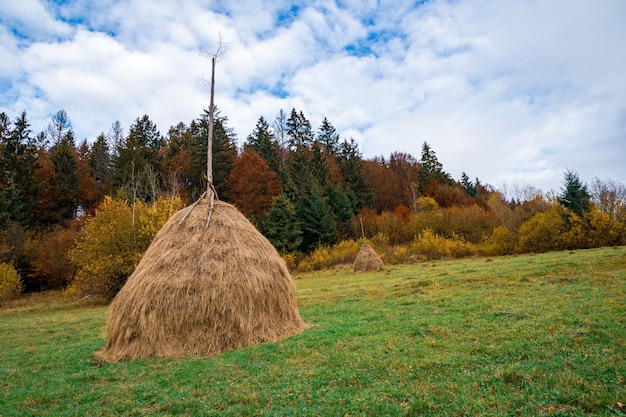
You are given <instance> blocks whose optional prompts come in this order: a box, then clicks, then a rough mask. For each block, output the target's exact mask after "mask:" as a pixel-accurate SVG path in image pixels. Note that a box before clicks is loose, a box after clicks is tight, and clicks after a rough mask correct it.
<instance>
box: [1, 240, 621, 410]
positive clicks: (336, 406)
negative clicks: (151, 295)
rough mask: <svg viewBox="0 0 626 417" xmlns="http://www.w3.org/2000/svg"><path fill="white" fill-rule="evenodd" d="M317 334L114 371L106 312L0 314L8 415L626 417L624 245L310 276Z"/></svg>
mask: <svg viewBox="0 0 626 417" xmlns="http://www.w3.org/2000/svg"><path fill="white" fill-rule="evenodd" d="M295 283H296V287H297V295H298V303H299V307H300V312H301V314H302V317H303V318H304V320H305V321H306V322H307V323H309V324H310V325H311V327H310V328H309V329H307V330H305V331H304V332H302V333H301V334H298V335H296V336H293V337H291V338H289V339H286V340H284V341H282V342H280V343H273V344H265V345H261V346H256V347H249V348H245V349H241V350H238V351H231V352H228V353H226V354H224V355H221V356H219V357H215V358H201V359H197V358H190V359H184V360H171V359H154V360H145V361H135V362H131V363H115V364H107V365H104V366H102V365H101V364H98V362H97V361H94V359H93V353H94V352H95V351H96V350H99V349H101V348H102V347H103V346H104V344H105V335H104V328H105V323H106V319H107V314H108V308H107V307H106V306H94V305H89V304H85V303H77V302H73V303H69V302H62V301H60V300H59V299H58V295H57V296H55V295H54V294H52V295H47V296H42V295H38V296H32V297H28V298H26V299H25V300H22V301H20V302H18V303H13V305H9V306H8V307H5V308H4V309H2V310H0V335H1V338H0V416H31V415H32V416H35V415H54V416H79V415H80V416H85V415H89V416H100V415H102V416H118V415H119V416H144V415H146V416H154V415H185V416H196V415H226V416H246V415H250V416H252V415H258V416H262V415H275V416H306V415H309V416H417V415H440V416H481V415H482V416H541V415H551V416H570V415H571V416H626V248H625V247H620V248H603V249H593V250H585V251H575V252H556V253H547V254H541V255H524V256H512V257H501V258H491V259H485V258H477V259H465V260H455V261H441V262H427V263H421V264H415V265H398V266H387V267H386V268H385V270H384V271H381V272H379V273H371V274H360V275H355V274H354V273H352V271H351V270H350V269H348V268H345V269H335V270H332V271H324V272H319V273H315V274H304V275H296V276H295Z"/></svg>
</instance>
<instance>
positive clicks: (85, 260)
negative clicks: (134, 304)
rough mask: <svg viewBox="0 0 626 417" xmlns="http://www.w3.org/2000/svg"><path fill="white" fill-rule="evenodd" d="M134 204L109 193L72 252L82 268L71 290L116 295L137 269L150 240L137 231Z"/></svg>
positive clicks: (87, 223)
mask: <svg viewBox="0 0 626 417" xmlns="http://www.w3.org/2000/svg"><path fill="white" fill-rule="evenodd" d="M134 227H135V229H136V226H133V213H132V210H131V207H129V206H128V204H127V203H126V202H124V201H115V200H113V199H112V198H110V197H106V198H105V199H104V200H103V202H102V203H101V204H100V206H99V207H98V209H97V210H96V213H95V215H94V216H93V217H91V218H90V219H89V220H87V222H86V223H85V226H84V227H83V229H82V231H81V234H80V236H79V238H78V243H77V244H76V246H75V247H74V249H72V250H71V251H70V253H69V256H70V259H71V260H72V261H73V262H74V263H75V264H76V267H77V268H78V272H77V274H76V278H75V280H74V283H73V284H72V286H73V287H74V288H73V289H72V290H71V291H72V292H77V293H79V294H81V295H82V294H90V295H102V296H105V297H107V298H113V297H114V296H115V294H116V293H117V291H118V290H119V289H120V288H121V287H122V285H124V282H126V278H128V276H130V274H131V273H132V272H133V270H134V269H135V266H136V265H137V263H138V262H139V258H140V257H141V253H143V252H142V251H141V249H143V250H145V248H146V247H147V244H146V242H144V241H142V240H141V239H140V236H139V234H138V233H136V232H135V231H134Z"/></svg>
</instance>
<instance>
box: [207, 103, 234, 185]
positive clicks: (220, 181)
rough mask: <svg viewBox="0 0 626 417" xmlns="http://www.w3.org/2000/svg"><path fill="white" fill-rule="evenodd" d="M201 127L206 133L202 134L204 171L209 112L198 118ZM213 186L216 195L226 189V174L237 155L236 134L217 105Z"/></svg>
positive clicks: (231, 167) (214, 126)
mask: <svg viewBox="0 0 626 417" xmlns="http://www.w3.org/2000/svg"><path fill="white" fill-rule="evenodd" d="M200 123H201V124H202V127H203V129H204V128H206V132H207V135H206V136H204V142H205V143H204V146H203V148H204V170H205V172H206V149H207V144H206V141H207V137H208V126H209V125H208V123H209V113H208V111H206V110H205V113H204V114H203V116H202V117H201V119H200ZM212 150H213V154H212V158H213V159H212V162H213V186H214V187H215V190H216V191H217V194H218V195H220V196H221V195H222V194H224V193H225V191H226V182H227V180H228V176H229V175H230V173H231V171H232V170H233V168H234V166H235V158H236V157H237V135H236V134H235V132H234V130H233V129H232V128H231V127H229V126H228V117H226V116H222V115H221V114H220V111H219V109H218V108H217V107H215V109H214V112H213V147H212Z"/></svg>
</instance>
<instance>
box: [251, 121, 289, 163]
mask: <svg viewBox="0 0 626 417" xmlns="http://www.w3.org/2000/svg"><path fill="white" fill-rule="evenodd" d="M245 147H246V148H250V149H252V150H253V151H255V152H256V153H257V154H258V155H259V156H260V157H261V158H263V159H264V160H265V162H267V164H268V165H269V167H270V169H271V170H272V171H274V172H275V173H276V174H278V173H279V172H280V169H281V168H280V165H281V163H280V154H279V146H278V143H276V141H275V139H274V134H273V133H272V131H271V130H270V126H269V124H268V123H267V121H266V120H265V118H263V116H261V117H260V118H259V120H258V121H257V123H256V126H255V128H254V130H253V131H252V133H251V134H250V135H248V138H247V139H246V143H245Z"/></svg>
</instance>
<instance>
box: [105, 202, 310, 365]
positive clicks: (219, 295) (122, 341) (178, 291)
mask: <svg viewBox="0 0 626 417" xmlns="http://www.w3.org/2000/svg"><path fill="white" fill-rule="evenodd" d="M210 204H211V203H210V201H209V199H206V198H204V199H201V200H199V202H196V203H194V206H193V207H191V208H192V209H193V210H190V208H189V207H187V208H184V209H182V210H180V211H179V212H178V213H176V214H174V216H172V218H171V219H170V220H169V221H168V222H167V223H166V224H165V226H163V228H162V229H161V230H160V231H159V233H158V234H157V236H156V237H155V238H154V240H153V242H152V244H151V245H150V247H149V248H148V250H147V251H146V253H145V254H144V256H143V258H142V260H141V262H140V263H139V265H138V266H137V268H136V269H135V271H134V272H133V274H132V275H131V276H130V278H129V279H128V281H127V282H126V284H125V285H124V287H123V288H122V289H121V290H120V292H119V293H118V295H117V296H116V297H115V299H114V300H113V302H112V303H111V308H110V316H109V321H108V325H107V332H108V341H107V345H106V347H105V348H104V349H103V350H102V351H100V352H98V353H97V355H98V356H99V357H100V358H102V359H104V360H106V361H120V360H132V359H138V358H149V357H186V356H214V355H218V354H220V353H223V352H225V351H227V350H230V349H235V348H240V347H244V346H249V345H256V344H259V343H263V342H275V341H278V340H280V339H282V338H285V337H287V336H290V335H293V334H295V333H298V332H300V331H302V330H303V329H304V328H305V327H306V325H305V324H304V322H303V321H302V318H301V317H300V313H299V312H298V308H297V304H296V298H295V288H294V284H293V281H292V279H291V276H290V274H289V271H288V269H287V266H286V264H285V262H284V261H283V260H282V258H281V257H280V256H279V255H278V252H276V250H275V249H274V247H273V246H272V245H271V244H270V243H269V241H268V240H267V239H265V237H263V235H261V234H260V233H259V232H258V231H257V230H256V229H255V227H254V226H253V225H252V224H251V223H250V222H249V221H248V220H247V219H246V218H245V217H244V216H243V215H242V214H241V213H240V212H239V211H238V210H237V209H236V208H234V207H233V206H231V205H229V204H227V203H224V202H221V201H219V200H218V201H215V202H214V211H213V215H212V219H211V228H210V229H209V230H208V231H206V230H205V221H206V218H207V213H208V211H209V210H210ZM183 220H184V222H183Z"/></svg>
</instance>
